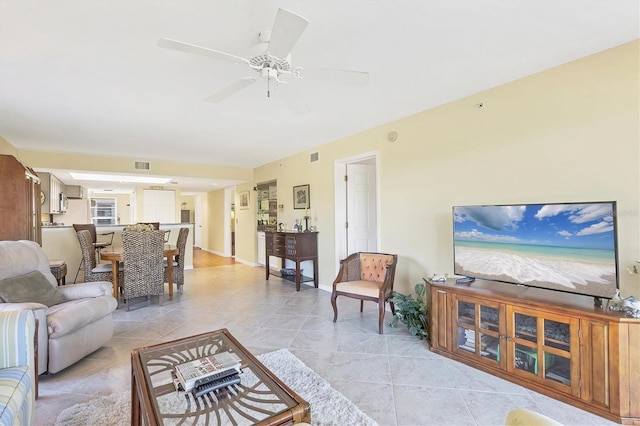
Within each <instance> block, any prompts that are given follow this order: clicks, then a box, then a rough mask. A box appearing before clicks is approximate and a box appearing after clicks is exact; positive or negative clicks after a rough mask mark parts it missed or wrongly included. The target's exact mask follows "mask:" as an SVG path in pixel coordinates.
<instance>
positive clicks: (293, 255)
mask: <svg viewBox="0 0 640 426" xmlns="http://www.w3.org/2000/svg"><path fill="white" fill-rule="evenodd" d="M265 252H266V257H265V270H266V278H267V280H268V279H269V275H276V276H279V277H282V278H283V279H287V280H290V281H294V282H295V283H296V291H300V283H302V282H307V281H313V284H314V286H315V287H316V288H318V233H317V232H270V231H267V232H265ZM270 256H274V257H279V258H281V259H286V260H291V261H293V262H295V265H296V268H295V271H290V272H291V273H289V271H288V270H287V269H285V268H284V267H283V268H282V269H281V270H280V271H273V270H271V268H270V267H269V257H270ZM304 261H311V263H312V264H313V277H309V276H304V275H303V273H302V271H301V269H300V263H301V262H304Z"/></svg>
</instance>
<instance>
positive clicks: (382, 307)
mask: <svg viewBox="0 0 640 426" xmlns="http://www.w3.org/2000/svg"><path fill="white" fill-rule="evenodd" d="M378 310H379V314H378V315H379V316H378V333H379V334H382V328H383V326H384V324H383V323H384V311H385V303H384V300H381V301H379V302H378Z"/></svg>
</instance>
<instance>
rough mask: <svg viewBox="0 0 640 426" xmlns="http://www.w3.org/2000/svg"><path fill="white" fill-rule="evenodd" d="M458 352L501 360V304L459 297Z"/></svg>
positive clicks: (490, 359) (457, 321) (457, 301)
mask: <svg viewBox="0 0 640 426" xmlns="http://www.w3.org/2000/svg"><path fill="white" fill-rule="evenodd" d="M456 304H457V305H456V307H457V310H456V311H457V318H456V337H457V352H458V353H463V354H468V355H471V356H475V357H479V358H481V359H485V360H487V361H492V362H500V342H501V333H500V305H498V304H492V303H488V302H486V301H481V300H475V299H471V298H462V297H460V298H457V300H456Z"/></svg>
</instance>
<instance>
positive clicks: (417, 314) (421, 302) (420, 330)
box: [389, 283, 428, 340]
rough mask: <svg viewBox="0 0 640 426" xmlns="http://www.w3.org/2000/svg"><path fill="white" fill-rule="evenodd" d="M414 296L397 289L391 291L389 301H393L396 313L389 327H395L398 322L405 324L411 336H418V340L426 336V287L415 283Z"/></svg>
mask: <svg viewBox="0 0 640 426" xmlns="http://www.w3.org/2000/svg"><path fill="white" fill-rule="evenodd" d="M414 291H415V297H414V296H413V295H411V294H409V295H405V294H402V293H398V292H397V291H392V292H391V298H390V299H389V301H390V302H392V303H393V305H394V307H395V310H396V314H395V315H394V316H393V320H392V321H391V323H390V324H389V327H397V326H398V322H402V323H403V324H406V326H407V327H408V328H409V333H411V335H412V336H418V338H420V340H422V339H426V338H427V336H428V329H427V297H426V294H427V289H426V287H425V285H424V284H422V283H419V284H416V286H415V288H414Z"/></svg>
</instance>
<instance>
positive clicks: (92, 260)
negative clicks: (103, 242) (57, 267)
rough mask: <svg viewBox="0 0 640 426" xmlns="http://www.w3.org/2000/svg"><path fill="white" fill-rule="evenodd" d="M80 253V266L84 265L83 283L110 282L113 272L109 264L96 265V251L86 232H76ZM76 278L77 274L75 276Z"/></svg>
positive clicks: (89, 234)
mask: <svg viewBox="0 0 640 426" xmlns="http://www.w3.org/2000/svg"><path fill="white" fill-rule="evenodd" d="M76 235H77V236H78V242H79V243H80V252H81V253H82V261H81V264H82V265H84V281H85V282H87V283H90V282H95V281H112V280H113V275H112V273H113V271H112V266H111V263H105V264H100V265H98V264H97V262H96V251H95V248H94V245H93V241H92V238H91V233H90V232H89V231H88V230H86V229H85V230H82V231H78V232H76ZM76 277H77V274H76Z"/></svg>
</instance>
